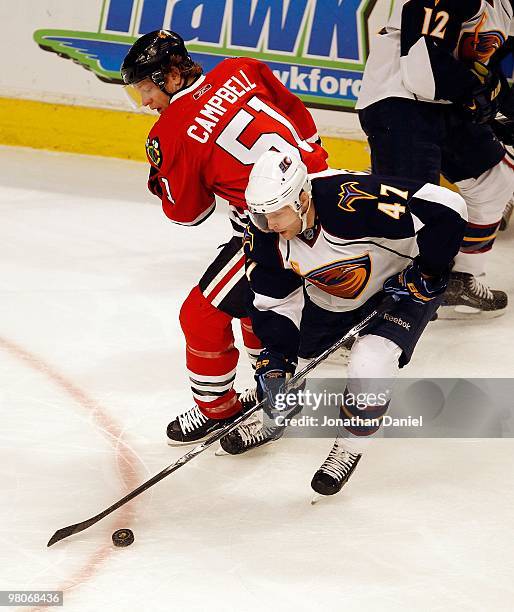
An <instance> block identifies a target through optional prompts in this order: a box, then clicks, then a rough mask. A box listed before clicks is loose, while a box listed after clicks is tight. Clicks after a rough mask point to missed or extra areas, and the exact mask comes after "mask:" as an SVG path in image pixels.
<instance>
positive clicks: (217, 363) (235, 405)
mask: <svg viewBox="0 0 514 612" xmlns="http://www.w3.org/2000/svg"><path fill="white" fill-rule="evenodd" d="M180 325H181V327H182V331H183V332H184V336H185V338H186V365H187V369H188V372H189V378H190V381H191V390H192V391H193V397H194V399H195V402H196V403H197V404H198V407H199V408H200V410H201V412H202V413H203V414H204V415H205V416H207V417H209V418H210V419H226V418H228V417H231V416H233V415H234V414H236V413H237V412H239V411H240V410H241V404H240V402H239V400H238V399H237V396H236V393H235V391H234V389H233V388H232V387H233V384H234V379H235V377H236V365H237V360H238V357H239V351H238V350H237V349H236V347H235V346H234V335H233V333H232V317H230V316H229V315H227V314H226V313H224V312H222V311H221V310H218V309H217V308H215V307H214V306H213V305H212V304H211V303H210V302H208V301H207V300H206V299H205V297H204V296H203V295H202V293H201V291H200V288H199V287H195V288H194V289H193V290H192V291H191V293H190V294H189V295H188V297H187V299H186V301H185V302H184V303H183V304H182V308H181V309H180Z"/></svg>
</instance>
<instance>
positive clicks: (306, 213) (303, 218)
mask: <svg viewBox="0 0 514 612" xmlns="http://www.w3.org/2000/svg"><path fill="white" fill-rule="evenodd" d="M311 202H312V198H311V196H310V194H309V204H308V205H307V208H306V209H305V210H304V212H299V213H298V216H299V217H300V221H301V222H302V229H301V231H300V234H303V232H304V231H305V230H306V229H307V217H308V216H309V210H310V209H311Z"/></svg>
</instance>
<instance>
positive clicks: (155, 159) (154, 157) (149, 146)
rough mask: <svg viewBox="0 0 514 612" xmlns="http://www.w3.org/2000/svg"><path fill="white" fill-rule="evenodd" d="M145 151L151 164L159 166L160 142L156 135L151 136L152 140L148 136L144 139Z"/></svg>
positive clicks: (160, 156)
mask: <svg viewBox="0 0 514 612" xmlns="http://www.w3.org/2000/svg"><path fill="white" fill-rule="evenodd" d="M146 153H147V155H148V159H149V160H150V161H151V162H152V164H154V166H157V167H158V168H160V167H161V164H162V153H161V143H160V142H159V139H158V138H157V137H155V138H152V140H150V138H147V139H146Z"/></svg>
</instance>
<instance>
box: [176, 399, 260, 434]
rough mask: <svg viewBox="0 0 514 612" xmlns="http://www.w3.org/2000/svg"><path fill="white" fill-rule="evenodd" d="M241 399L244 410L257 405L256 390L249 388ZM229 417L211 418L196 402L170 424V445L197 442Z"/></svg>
mask: <svg viewBox="0 0 514 612" xmlns="http://www.w3.org/2000/svg"><path fill="white" fill-rule="evenodd" d="M238 397H239V401H240V402H241V405H242V407H243V410H247V409H248V408H251V407H252V406H255V404H256V402H257V396H256V390H255V389H247V390H246V391H244V392H243V393H241V394H239V396H238ZM232 418H233V417H231V418H229V419H209V417H206V416H205V415H204V414H203V413H202V412H201V411H200V409H199V408H198V406H197V405H196V404H195V405H194V406H193V407H192V408H190V409H189V410H187V411H186V412H184V413H183V414H179V415H178V417H177V418H176V419H175V420H174V421H171V423H170V424H169V425H168V427H167V430H166V434H167V436H168V444H169V445H170V446H184V445H187V444H196V443H198V442H202V441H203V440H205V439H206V438H208V437H209V435H210V434H211V433H213V432H214V431H217V430H218V429H220V427H224V426H225V425H226V424H227V423H229V422H230V421H231V420H232Z"/></svg>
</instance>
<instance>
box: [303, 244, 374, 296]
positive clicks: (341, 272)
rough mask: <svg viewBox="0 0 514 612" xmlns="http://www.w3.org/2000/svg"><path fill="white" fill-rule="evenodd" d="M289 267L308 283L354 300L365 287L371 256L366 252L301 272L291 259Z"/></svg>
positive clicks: (369, 273) (332, 293)
mask: <svg viewBox="0 0 514 612" xmlns="http://www.w3.org/2000/svg"><path fill="white" fill-rule="evenodd" d="M291 268H292V269H293V271H294V272H296V274H299V275H300V276H303V278H305V279H306V280H308V281H309V282H310V283H312V284H313V285H315V286H316V287H318V289H321V290H322V291H325V292H326V293H330V295H335V296H337V297H340V298H343V299H345V300H355V299H357V298H358V297H359V296H360V295H361V293H362V292H363V291H364V289H365V288H366V285H367V284H368V281H369V278H370V276H371V258H370V256H369V254H368V253H366V254H365V255H360V256H359V257H352V258H351V259H343V260H339V261H334V262H332V263H329V264H326V265H324V266H322V267H320V268H316V269H315V270H312V271H311V272H307V273H306V274H302V273H301V271H300V266H299V265H298V264H297V263H296V262H294V261H292V262H291Z"/></svg>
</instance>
